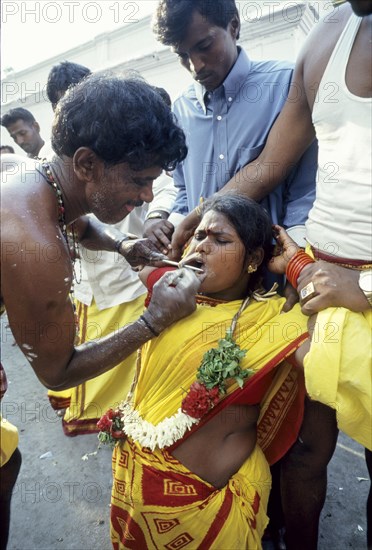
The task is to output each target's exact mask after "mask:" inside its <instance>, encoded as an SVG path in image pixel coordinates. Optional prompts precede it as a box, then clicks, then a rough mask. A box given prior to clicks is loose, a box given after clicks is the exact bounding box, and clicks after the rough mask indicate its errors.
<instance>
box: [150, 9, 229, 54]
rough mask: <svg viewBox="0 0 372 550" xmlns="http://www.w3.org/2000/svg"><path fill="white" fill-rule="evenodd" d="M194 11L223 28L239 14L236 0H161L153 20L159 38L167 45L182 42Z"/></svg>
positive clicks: (154, 29)
mask: <svg viewBox="0 0 372 550" xmlns="http://www.w3.org/2000/svg"><path fill="white" fill-rule="evenodd" d="M194 11H198V12H199V13H200V14H201V15H202V16H203V17H205V19H206V20H207V21H208V22H209V23H212V24H213V25H216V26H217V27H222V28H223V29H227V26H228V24H229V22H230V21H231V19H232V18H233V17H234V15H238V14H239V12H238V8H237V7H236V4H235V0H160V1H159V4H158V7H157V10H156V13H155V15H154V20H153V31H154V33H155V35H156V38H157V40H159V42H161V43H162V44H165V45H167V46H175V45H177V44H179V43H180V42H182V41H183V40H184V38H185V36H186V32H187V29H188V27H189V25H190V23H191V20H192V16H193V13H194Z"/></svg>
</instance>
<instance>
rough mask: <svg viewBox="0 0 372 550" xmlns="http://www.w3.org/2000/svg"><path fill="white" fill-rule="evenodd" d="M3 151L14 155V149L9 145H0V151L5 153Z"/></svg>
mask: <svg viewBox="0 0 372 550" xmlns="http://www.w3.org/2000/svg"><path fill="white" fill-rule="evenodd" d="M5 149H6V150H7V152H8V153H13V154H14V149H13V147H11V146H10V145H0V151H5Z"/></svg>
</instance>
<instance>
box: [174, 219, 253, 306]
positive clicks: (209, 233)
mask: <svg viewBox="0 0 372 550" xmlns="http://www.w3.org/2000/svg"><path fill="white" fill-rule="evenodd" d="M182 263H183V264H189V265H194V266H196V267H199V268H201V269H202V270H203V271H204V273H205V274H206V278H205V279H204V281H203V282H202V285H201V287H200V292H202V293H203V294H207V295H209V296H212V297H214V298H220V299H223V300H238V299H240V298H244V297H245V296H246V293H247V287H248V279H249V275H248V273H247V270H246V262H245V246H244V245H243V243H242V241H241V240H240V237H239V235H238V233H237V232H236V230H235V228H234V227H233V226H232V225H231V223H230V222H229V221H228V219H227V218H226V217H225V216H224V215H223V214H221V213H219V212H214V211H213V210H209V211H208V212H207V213H206V214H205V215H204V216H203V219H202V221H201V222H200V224H199V225H198V227H197V228H196V231H195V234H194V237H193V239H192V241H191V245H190V249H189V251H188V252H187V255H186V256H185V257H184V258H183V260H182Z"/></svg>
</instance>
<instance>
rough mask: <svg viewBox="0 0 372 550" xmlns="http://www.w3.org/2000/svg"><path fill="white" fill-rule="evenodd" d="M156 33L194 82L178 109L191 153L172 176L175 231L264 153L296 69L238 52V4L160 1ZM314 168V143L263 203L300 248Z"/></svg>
mask: <svg viewBox="0 0 372 550" xmlns="http://www.w3.org/2000/svg"><path fill="white" fill-rule="evenodd" d="M154 30H155V33H156V34H157V38H158V40H159V41H160V42H162V43H163V44H167V45H171V46H172V48H173V49H174V51H175V53H176V54H177V55H178V57H179V59H180V62H181V64H182V65H183V66H184V67H185V68H186V69H187V70H188V71H189V72H191V74H192V76H193V78H194V80H195V82H194V83H193V84H191V85H190V86H189V88H188V89H187V90H186V91H185V92H184V93H183V94H181V96H180V97H179V98H178V99H176V101H175V102H174V106H173V109H174V112H175V114H176V116H177V118H178V122H179V124H180V125H181V127H182V128H183V130H184V132H185V134H186V140H187V145H188V150H189V151H188V155H187V157H186V159H185V160H184V161H183V162H182V163H181V164H180V165H179V166H178V167H177V169H176V170H175V172H174V173H173V178H174V183H175V185H176V187H177V188H178V196H177V199H176V203H175V206H174V209H173V212H172V214H171V216H170V218H169V221H170V222H172V223H173V224H174V225H175V226H177V225H178V224H179V223H180V221H182V219H183V217H184V216H185V215H187V214H188V213H189V212H191V211H192V210H193V209H194V208H195V207H197V206H198V205H199V202H200V199H201V198H207V197H210V196H211V195H213V194H214V193H215V192H216V191H219V190H220V189H221V188H222V187H223V186H224V185H225V184H226V183H227V182H228V181H229V180H230V179H231V178H232V177H233V176H234V175H235V174H236V173H237V172H238V171H239V170H240V169H241V168H242V167H243V166H245V165H246V164H247V163H249V162H251V161H252V160H254V159H255V158H256V157H257V156H258V155H259V154H260V152H261V150H262V149H263V147H264V145H265V141H266V138H267V135H268V133H269V131H270V128H271V126H272V124H273V123H274V121H275V119H276V117H277V116H278V114H279V112H280V110H281V108H282V106H283V104H284V102H285V100H286V97H287V95H288V90H289V86H290V82H291V78H292V72H293V66H292V65H291V64H290V63H287V62H279V61H261V62H255V61H251V60H250V59H249V58H248V56H247V54H246V53H245V51H243V50H242V49H241V48H240V47H237V44H236V41H237V39H238V38H239V32H240V20H239V13H238V10H237V7H236V5H235V1H234V0H227V1H226V0H223V1H222V0H221V1H214V2H211V1H207V0H191V1H190V0H177V1H175V0H161V1H160V3H159V7H158V12H157V17H156V21H155V25H154ZM316 169H317V145H316V143H315V142H314V143H313V144H312V146H311V147H310V148H309V149H308V150H307V151H306V153H305V154H304V156H303V157H302V159H301V161H300V162H299V163H298V164H297V165H296V166H295V167H294V168H293V169H292V171H291V173H290V175H289V176H287V177H286V178H285V179H284V180H283V182H282V184H281V185H280V186H279V187H277V188H276V189H275V190H274V191H273V192H272V193H271V194H270V195H268V196H266V197H262V204H263V206H264V207H265V208H266V209H267V210H268V211H269V212H270V214H271V218H272V221H273V223H279V224H281V225H283V226H284V227H286V228H289V233H290V234H291V236H292V237H294V238H295V240H296V241H297V242H298V244H300V245H301V246H304V236H305V232H304V229H302V228H303V226H304V223H305V221H306V219H307V214H308V211H309V209H310V208H311V206H312V204H313V201H314V198H315V175H316ZM293 228H295V229H296V231H294V229H293ZM300 228H301V229H300ZM176 235H177V233H176ZM174 244H175V241H173V242H172V245H174Z"/></svg>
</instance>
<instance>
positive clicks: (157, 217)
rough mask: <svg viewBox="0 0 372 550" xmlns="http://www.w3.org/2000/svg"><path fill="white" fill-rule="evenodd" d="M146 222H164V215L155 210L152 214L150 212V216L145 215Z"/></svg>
mask: <svg viewBox="0 0 372 550" xmlns="http://www.w3.org/2000/svg"><path fill="white" fill-rule="evenodd" d="M147 220H165V217H164V214H162V213H161V212H156V210H155V211H154V212H150V214H147V216H146V221H147Z"/></svg>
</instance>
